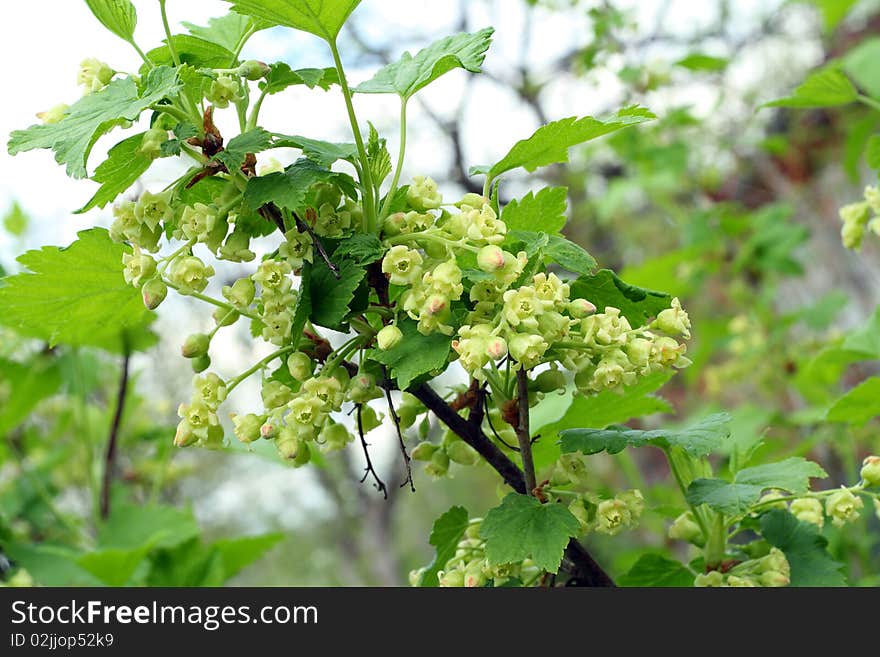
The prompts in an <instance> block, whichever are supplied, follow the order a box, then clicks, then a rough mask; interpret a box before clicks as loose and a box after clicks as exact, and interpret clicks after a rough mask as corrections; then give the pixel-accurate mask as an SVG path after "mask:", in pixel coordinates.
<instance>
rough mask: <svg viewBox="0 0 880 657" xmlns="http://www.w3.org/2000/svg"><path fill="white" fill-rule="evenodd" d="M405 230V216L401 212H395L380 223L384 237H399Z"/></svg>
mask: <svg viewBox="0 0 880 657" xmlns="http://www.w3.org/2000/svg"><path fill="white" fill-rule="evenodd" d="M405 228H406V215H405V214H404V213H403V212H395V213H393V214H389V215H388V216H387V217H385V220H384V221H383V222H382V232H383V233H384V234H385V236H386V237H394V236H395V235H400V234H401V233H402V232H403V230H404V229H405Z"/></svg>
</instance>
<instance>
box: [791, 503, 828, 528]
mask: <svg viewBox="0 0 880 657" xmlns="http://www.w3.org/2000/svg"><path fill="white" fill-rule="evenodd" d="M789 511H791V514H792V515H793V516H794V517H795V518H797V519H798V520H800V521H801V522H811V523H813V524H814V525H816V526H818V527H822V526H823V525H824V524H825V511H824V509H823V507H822V502H820V501H819V500H817V499H816V498H814V497H799V498H798V499H796V500H793V501H792V503H791V507H790V508H789Z"/></svg>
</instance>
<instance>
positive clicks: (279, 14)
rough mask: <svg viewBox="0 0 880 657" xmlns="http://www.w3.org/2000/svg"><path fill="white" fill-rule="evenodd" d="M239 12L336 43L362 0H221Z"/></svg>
mask: <svg viewBox="0 0 880 657" xmlns="http://www.w3.org/2000/svg"><path fill="white" fill-rule="evenodd" d="M224 1H225V2H230V3H232V9H233V10H234V11H237V12H238V13H239V14H245V15H247V16H253V17H254V18H258V19H262V20H264V21H268V22H269V23H271V24H272V25H283V26H285V27H292V28H293V29H295V30H303V31H304V32H309V33H311V34H314V35H315V36H318V37H320V38H322V39H324V40H325V41H327V42H328V43H335V42H336V37H337V36H339V30H341V29H342V26H343V25H344V24H345V21H346V20H348V17H349V16H350V15H351V12H353V11H354V10H355V8H356V7H357V6H358V5H359V4H360V2H361V0H224Z"/></svg>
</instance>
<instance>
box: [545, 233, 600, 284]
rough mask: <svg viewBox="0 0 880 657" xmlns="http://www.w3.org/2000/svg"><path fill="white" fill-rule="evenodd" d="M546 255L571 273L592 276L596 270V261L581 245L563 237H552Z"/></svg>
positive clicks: (548, 242)
mask: <svg viewBox="0 0 880 657" xmlns="http://www.w3.org/2000/svg"><path fill="white" fill-rule="evenodd" d="M544 255H546V256H547V257H548V258H550V260H552V261H553V262H555V263H556V264H558V265H560V266H561V267H564V268H565V269H567V270H568V271H570V272H574V273H575V274H580V275H582V276H590V275H592V273H593V272H594V271H595V270H596V264H597V263H596V259H595V258H594V257H593V256H591V255H590V254H589V253H587V252H586V251H585V250H584V249H583V248H581V247H580V246H579V245H577V244H575V243H574V242H571V241H569V240H567V239H565V238H564V237H562V236H561V235H550V236H549V238H548V241H547V246H545V247H544Z"/></svg>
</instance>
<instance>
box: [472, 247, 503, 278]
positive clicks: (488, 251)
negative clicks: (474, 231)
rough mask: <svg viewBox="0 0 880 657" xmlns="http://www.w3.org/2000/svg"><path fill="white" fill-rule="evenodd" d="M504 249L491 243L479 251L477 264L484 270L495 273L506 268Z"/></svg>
mask: <svg viewBox="0 0 880 657" xmlns="http://www.w3.org/2000/svg"><path fill="white" fill-rule="evenodd" d="M504 262H505V261H504V251H503V250H502V249H501V247H498V246H495V245H494V244H489V245H487V246H484V247H483V248H482V249H480V250H479V252H477V266H478V267H479V268H480V269H482V270H483V271H484V272H488V273H490V274H491V273H494V272H496V271H499V270H501V269H503V268H504Z"/></svg>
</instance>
